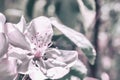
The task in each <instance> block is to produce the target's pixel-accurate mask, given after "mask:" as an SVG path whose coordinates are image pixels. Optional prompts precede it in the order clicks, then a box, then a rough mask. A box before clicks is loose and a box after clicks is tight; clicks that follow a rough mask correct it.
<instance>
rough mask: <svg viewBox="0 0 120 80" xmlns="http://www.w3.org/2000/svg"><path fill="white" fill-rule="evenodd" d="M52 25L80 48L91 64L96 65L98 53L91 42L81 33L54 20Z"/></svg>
mask: <svg viewBox="0 0 120 80" xmlns="http://www.w3.org/2000/svg"><path fill="white" fill-rule="evenodd" d="M52 25H53V26H54V27H56V28H57V29H58V30H59V31H61V32H62V33H63V34H64V35H65V36H66V37H67V38H69V39H70V40H71V41H72V42H73V43H74V44H76V46H77V47H78V48H80V49H81V50H82V51H83V52H84V53H85V55H86V56H87V58H88V60H89V62H90V63H91V64H94V61H95V57H96V51H95V49H94V48H93V46H92V44H91V43H90V42H89V40H88V39H87V38H86V37H85V36H84V35H83V34H81V33H79V32H77V31H75V30H73V29H71V28H69V27H67V26H65V25H62V24H60V23H58V22H57V21H56V20H52Z"/></svg>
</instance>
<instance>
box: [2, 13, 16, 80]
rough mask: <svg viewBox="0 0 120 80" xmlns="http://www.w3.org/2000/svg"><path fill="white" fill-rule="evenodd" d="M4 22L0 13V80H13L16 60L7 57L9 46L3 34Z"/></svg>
mask: <svg viewBox="0 0 120 80" xmlns="http://www.w3.org/2000/svg"><path fill="white" fill-rule="evenodd" d="M5 21H6V18H5V16H4V15H3V14H2V13H0V79H1V80H13V79H14V78H15V77H16V76H17V59H15V58H12V57H9V58H8V55H7V52H8V47H9V44H8V39H7V36H6V34H5V33H4V27H5Z"/></svg>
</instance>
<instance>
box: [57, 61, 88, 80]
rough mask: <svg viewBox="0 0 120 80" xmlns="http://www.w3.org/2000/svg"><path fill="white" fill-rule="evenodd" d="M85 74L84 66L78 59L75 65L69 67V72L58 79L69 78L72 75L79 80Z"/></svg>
mask: <svg viewBox="0 0 120 80" xmlns="http://www.w3.org/2000/svg"><path fill="white" fill-rule="evenodd" d="M86 74H87V68H86V66H85V65H84V64H83V63H82V62H81V61H80V60H78V61H77V62H76V63H75V65H74V66H73V67H71V69H70V72H69V73H68V74H67V75H66V76H64V77H63V78H61V79H59V80H71V77H73V76H74V77H76V78H79V79H80V80H83V78H84V77H85V76H86Z"/></svg>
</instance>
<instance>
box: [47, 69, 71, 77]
mask: <svg viewBox="0 0 120 80" xmlns="http://www.w3.org/2000/svg"><path fill="white" fill-rule="evenodd" d="M68 73H69V69H65V68H62V67H54V68H51V69H49V70H48V71H47V76H48V77H49V78H50V79H59V78H62V77H64V76H65V75H66V74H68Z"/></svg>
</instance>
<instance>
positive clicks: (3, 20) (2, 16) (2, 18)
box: [0, 13, 6, 23]
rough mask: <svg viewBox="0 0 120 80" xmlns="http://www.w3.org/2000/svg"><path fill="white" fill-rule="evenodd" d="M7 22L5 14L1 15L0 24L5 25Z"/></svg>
mask: <svg viewBox="0 0 120 80" xmlns="http://www.w3.org/2000/svg"><path fill="white" fill-rule="evenodd" d="M5 21H6V17H5V16H4V14H2V13H0V22H2V23H5Z"/></svg>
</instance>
